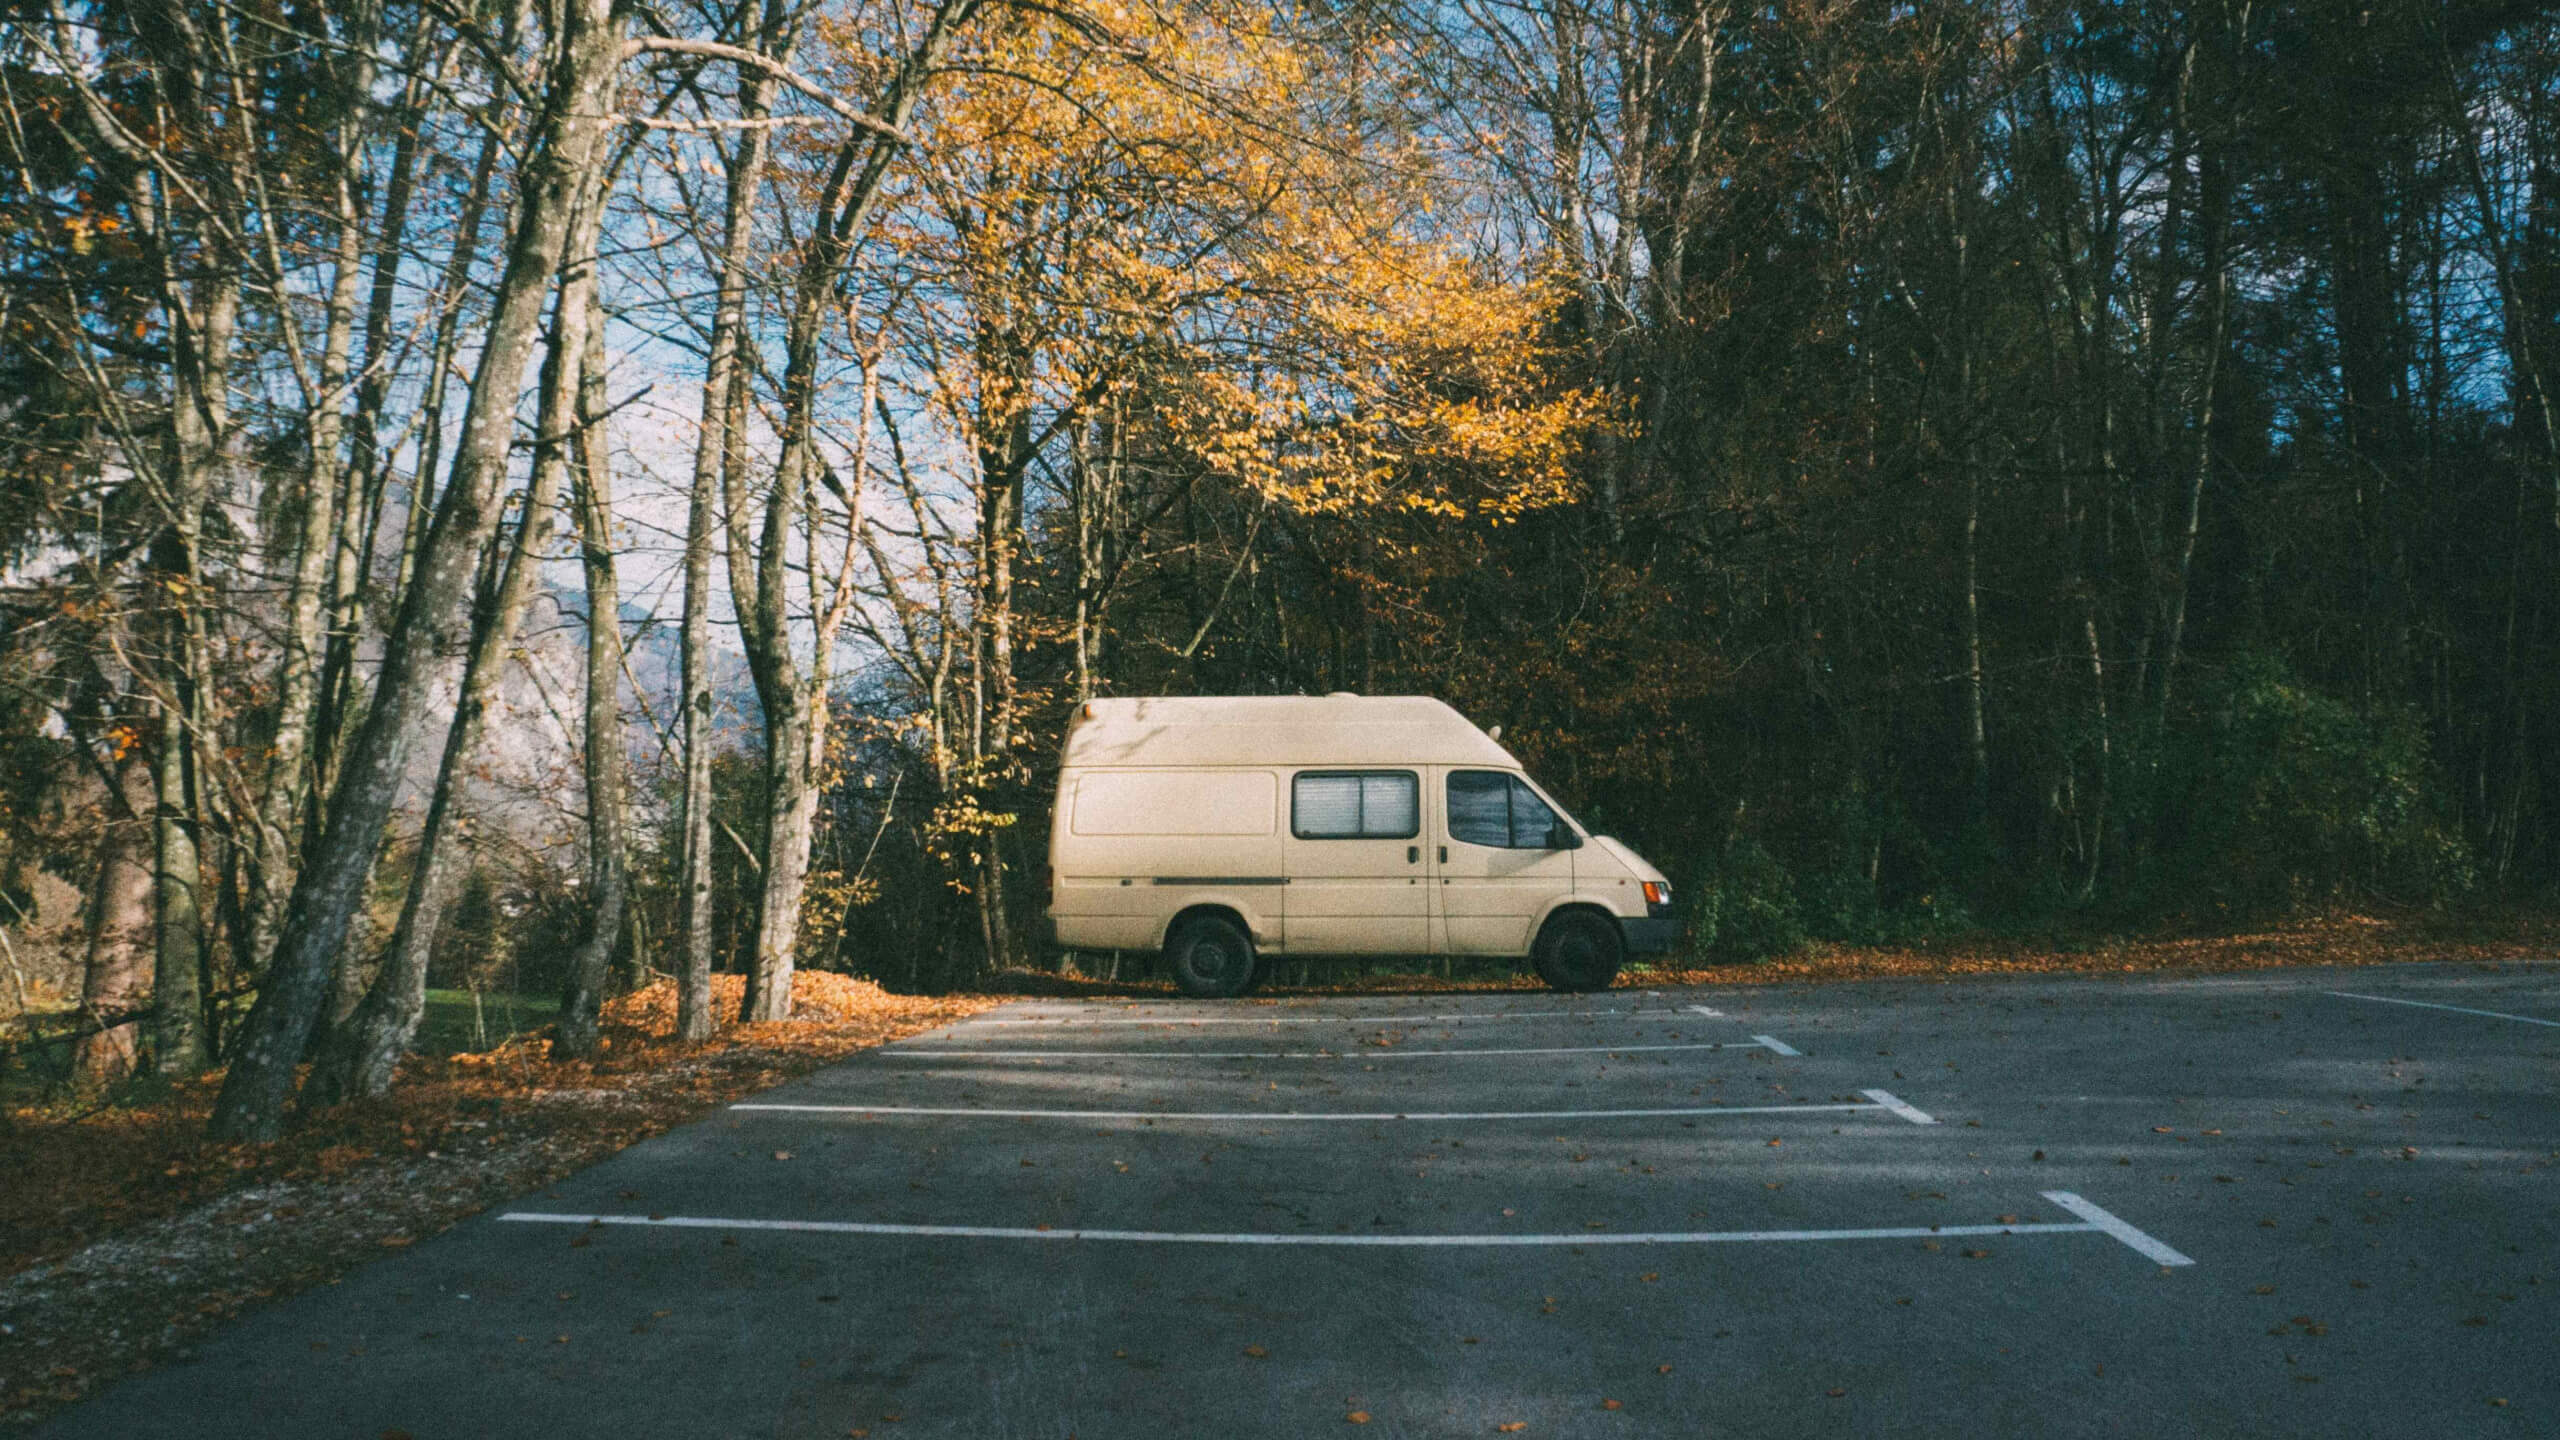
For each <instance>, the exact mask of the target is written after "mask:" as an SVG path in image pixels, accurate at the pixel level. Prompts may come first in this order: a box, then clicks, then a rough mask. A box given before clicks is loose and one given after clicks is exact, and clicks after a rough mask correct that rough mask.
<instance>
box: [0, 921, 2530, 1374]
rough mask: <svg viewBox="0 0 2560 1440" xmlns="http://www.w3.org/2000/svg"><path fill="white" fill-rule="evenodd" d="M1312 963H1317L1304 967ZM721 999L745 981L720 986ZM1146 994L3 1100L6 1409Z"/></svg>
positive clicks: (861, 995) (1451, 984)
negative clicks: (553, 1205) (215, 1133)
mask: <svg viewBox="0 0 2560 1440" xmlns="http://www.w3.org/2000/svg"><path fill="white" fill-rule="evenodd" d="M2555 950H2560V920H2555V919H2554V918H2551V917H2500V918H2495V919H2471V920H2467V921H2463V922H2460V923H2455V922H2450V921H2445V920H2438V919H2427V918H2402V919H2393V918H2377V917H2371V916H2354V915H2349V916H2337V917H2330V918H2326V919H2322V920H2318V921H2313V922H2306V923H2303V924H2297V925H2291V926H2286V927H2282V928H2278V929H2269V930H2265V931H2258V932H2251V933H2243V934H2230V935H2218V936H2200V937H2199V936H2182V937H2161V938H2136V939H2108V940H2069V939H1969V940H1965V941H1962V942H1953V943H1946V944H1940V945H1930V946H1907V947H1895V948H1877V949H1846V948H1823V949H1816V950H1811V951H1808V952H1805V953H1803V954H1800V955H1797V956H1794V957H1790V958H1787V959H1783V960H1776V961H1768V962H1762V963H1758V964H1751V965H1726V966H1711V967H1704V968H1671V967H1654V968H1647V969H1631V970H1630V971H1629V972H1628V973H1627V974H1626V975H1624V976H1623V977H1622V978H1621V979H1620V981H1619V984H1620V986H1621V987H1626V988H1668V987H1675V986H1678V987H1685V986H1699V985H1744V984H1747V985H1767V984H1772V983H1780V984H1801V983H1808V982H1823V981H1835V980H1857V979H1878V978H1894V979H1905V980H1909V979H1930V978H1943V979H1947V980H1949V981H1954V980H1956V979H1960V978H1970V977H1982V976H1999V975H2024V974H2052V973H2096V974H2159V973H2175V972H2213V971H2233V970H2249V969H2261V968H2268V967H2274V966H2283V965H2288V964H2311V963H2317V964H2324V965H2382V964H2393V963H2408V962H2425V961H2462V960H2506V959H2524V958H2535V957H2548V956H2550V955H2551V954H2553V953H2554V952H2555ZM1318 973H1319V974H1320V975H1321V974H1322V973H1323V972H1318ZM1331 978H1332V980H1333V983H1328V984H1323V985H1316V986H1286V985H1283V986H1270V987H1266V988H1265V989H1263V990H1262V991H1260V992H1258V994H1257V995H1256V997H1255V998H1254V1000H1250V1001H1247V1002H1244V1003H1248V1004H1250V1003H1256V1002H1257V1001H1259V1002H1268V1001H1270V1000H1273V999H1280V998H1286V997H1288V996H1291V995H1306V994H1343V993H1426V992H1431V991H1444V990H1507V989H1534V988H1536V985H1537V982H1536V981H1535V980H1534V979H1532V978H1530V977H1527V976H1513V977H1500V978H1487V979H1457V980H1452V979H1446V978H1442V977H1437V976H1433V975H1428V974H1365V975H1341V974H1339V973H1337V974H1336V975H1335V976H1333V977H1331ZM717 979H718V985H719V996H720V1001H721V1004H722V1005H723V1006H724V1007H734V1006H735V1004H736V1003H737V994H738V987H739V983H740V982H739V980H738V978H737V977H735V976H721V977H717ZM1169 993H1171V992H1170V987H1169V986H1164V985H1160V984H1146V983H1128V982H1108V983H1106V982H1100V981H1093V980H1083V979H1076V978H1071V977H1061V976H1057V975H1050V974H1029V973H1012V974H1005V975H1000V976H997V977H994V979H993V981H992V982H991V983H990V984H989V985H987V986H986V987H984V988H983V989H982V991H981V992H980V993H976V994H969V995H957V996H945V997H913V996H899V995H892V994H889V993H888V992H886V991H884V990H882V989H880V988H879V987H878V986H877V985H874V984H872V983H870V982H868V981H862V980H853V979H849V978H847V977H844V976H840V975H830V974H822V973H814V972H803V973H801V974H800V975H799V976H797V977H796V979H795V982H794V986H793V1000H794V1005H795V1010H796V1012H797V1014H796V1018H795V1019H793V1020H791V1021H787V1022H782V1023H779V1024H767V1025H748V1026H733V1027H731V1028H729V1029H727V1030H725V1031H723V1032H722V1033H721V1034H720V1036H719V1037H717V1038H716V1039H715V1040H713V1041H711V1042H709V1043H707V1044H703V1045H698V1046H679V1045H677V1044H676V1043H675V1042H674V1041H673V1040H672V1039H671V1038H670V1036H671V1034H672V1031H673V1028H674V992H673V988H672V985H671V984H670V983H669V982H664V981H662V982H660V983H658V984H657V985H653V986H651V987H649V988H647V989H644V990H641V991H638V992H636V993H634V994H631V995H628V996H624V997H621V998H620V999H618V1000H616V1001H614V1002H613V1003H612V1004H611V1005H610V1006H609V1007H608V1008H607V1013H606V1026H605V1035H606V1045H605V1049H604V1051H603V1053H601V1054H600V1055H599V1056H598V1057H597V1058H596V1059H594V1060H592V1061H585V1062H554V1061H552V1060H550V1059H548V1058H547V1056H546V1054H545V1051H546V1048H547V1046H546V1042H545V1041H544V1040H543V1039H542V1038H541V1037H539V1036H523V1037H518V1038H517V1039H515V1040H513V1041H510V1042H509V1043H507V1044H505V1045H502V1046H500V1047H499V1048H497V1049H495V1050H491V1051H488V1052H485V1053H481V1054H464V1055H455V1056H451V1057H448V1058H444V1059H424V1058H421V1059H416V1060H413V1061H412V1062H411V1063H410V1064H409V1065H408V1066H406V1067H405V1068H404V1070H403V1072H402V1076H401V1084H400V1085H399V1087H398V1088H397V1089H396V1090H395V1091H394V1092H393V1093H392V1094H391V1095H390V1096H388V1097H386V1098H384V1099H383V1100H380V1101H374V1102H365V1103H360V1104H355V1105H348V1106H343V1107H340V1108H338V1109H336V1110H332V1111H329V1112H325V1113H323V1114H319V1115H315V1116H312V1117H308V1118H307V1119H306V1120H305V1122H304V1123H303V1124H302V1125H301V1126H300V1127H299V1128H298V1129H297V1130H296V1132H295V1133H294V1134H293V1135H292V1136H291V1137H290V1138H288V1139H286V1140H284V1141H281V1142H278V1143H276V1144H273V1145H266V1146H234V1145H216V1144H212V1143H209V1142H207V1141H206V1140H205V1139H204V1138H203V1129H204V1122H205V1117H206V1116H207V1114H208V1113H209V1112H210V1110H211V1107H212V1100H213V1095H214V1092H215V1089H216V1088H217V1087H218V1084H219V1076H218V1075H217V1076H208V1077H206V1078H204V1079H203V1080H201V1081H198V1082H194V1083H191V1084H189V1085H187V1086H184V1087H182V1088H180V1089H179V1090H178V1091H176V1092H175V1093H174V1094H173V1095H172V1097H171V1098H170V1100H169V1101H168V1102H167V1103H165V1104H162V1105H159V1106H156V1107H152V1108H147V1109H131V1108H112V1109H108V1108H90V1109H86V1110H83V1109H79V1108H74V1107H61V1108H50V1109H48V1108H20V1109H15V1110H9V1111H0V1174H5V1175H7V1176H8V1177H9V1180H8V1182H7V1184H6V1185H5V1186H0V1420H7V1421H16V1422H19V1423H27V1422H31V1421H33V1420H35V1419H38V1418H41V1417H42V1416H43V1415H45V1414H47V1413H50V1412H52V1411H53V1410H55V1409H58V1408H59V1407H61V1406H62V1405H64V1404H67V1403H70V1402H72V1401H75V1400H77V1399H79V1398H80V1397H81V1396H82V1395H84V1394H86V1393H87V1392H88V1391H89V1390H90V1389H92V1388H94V1387H95V1386H97V1385H100V1384H103V1383H104V1382H106V1381H107V1380H109V1379H112V1378H114V1377H115V1376H117V1375H120V1374H123V1373H126V1372H129V1371H133V1370H140V1369H148V1368H150V1367H151V1366H153V1365H155V1364H158V1363H161V1362H163V1361H165V1360H167V1359H170V1358H172V1357H174V1356H178V1355H182V1354H184V1353H185V1352H186V1350H187V1348H188V1347H189V1346H190V1345H191V1344H193V1343H194V1342H195V1341H196V1340H197V1339H198V1338H200V1337H202V1336H203V1335H205V1334H207V1333H208V1332H210V1331H211V1330H212V1329H214V1328H216V1327H218V1326H220V1325H222V1324H224V1323H225V1322H226V1321H227V1320H228V1319H229V1317H231V1316H232V1315H234V1314H236V1313H237V1312H239V1311H240V1310H241V1309H243V1308H244V1307H247V1306H250V1305H254V1304H257V1303H259V1302H262V1301H265V1300H268V1299H272V1298H276V1297H280V1296H284V1295H288V1294H292V1293H295V1292H297V1291H300V1290H303V1289H307V1288H309V1287H311V1286H314V1285H321V1284H327V1283H330V1282H332V1281H333V1280H335V1279H336V1278H337V1277H339V1276H341V1275H343V1274H345V1273H346V1272H348V1271H349V1270H351V1269H353V1268H354V1267H355V1266H357V1265H360V1264H362V1263H363V1262H364V1261H365V1260H366V1259H367V1258H369V1257H372V1256H377V1255H380V1254H382V1253H383V1252H384V1251H385V1250H390V1249H397V1248H400V1247H403V1246H406V1245H409V1244H412V1243H414V1242H415V1241H417V1240H418V1239H421V1238H423V1237H425V1236H427V1235H431V1234H434V1233H436V1232H438V1231H440V1230H442V1229H444V1228H445V1227H447V1226H450V1225H452V1224H454V1223H455V1222H457V1221H459V1220H461V1219H463V1218H465V1217H467V1216H470V1215H472V1214H476V1213H477V1212H479V1211H480V1210H482V1209H484V1208H486V1207H487V1206H489V1205H491V1204H494V1203H497V1202H499V1201H501V1200H504V1199H507V1198H509V1197H511V1196H514V1195H518V1194H521V1193H523V1192H524V1191H527V1190H530V1189H533V1188H535V1187H537V1186H540V1185H543V1184H546V1183H548V1182H550V1181H551V1180H553V1179H556V1178H558V1177H560V1176H562V1175H565V1174H568V1173H570V1172H572V1171H575V1170H578V1169H580V1168H583V1167H585V1166H587V1165H589V1164H592V1163H594V1162H595V1161H597V1160H599V1159H601V1158H603V1157H604V1156H606V1155H608V1154H611V1153H612V1152H614V1151H616V1150H619V1149H621V1148H623V1147H624V1146H627V1145H630V1144H632V1143H634V1142H636V1141H639V1140H642V1139H645V1138H647V1137H649V1136H652V1135H655V1134H658V1133H660V1132H662V1131H664V1130H666V1129H668V1128H669V1127H671V1126H674V1125H678V1124H681V1123H684V1122H685V1121H688V1120H690V1119H693V1118H694V1117H696V1116H699V1115H701V1114H703V1113H705V1112H706V1111H708V1110H710V1109H712V1108H713V1107H716V1106H718V1105H720V1104H723V1103H725V1102H727V1101H730V1100H733V1099H736V1098H739V1097H741V1096H744V1095H747V1094H750V1093H753V1092H755V1091H758V1090H761V1089H765V1088H767V1087H769V1086H771V1085H774V1084H776V1083H779V1082H780V1081H782V1080H785V1079H788V1078H790V1077H792V1076H795V1075H799V1074H803V1073H806V1072H808V1071H811V1070H815V1069H817V1068H819V1067H821V1066H824V1065H826V1064H829V1063H832V1062H834V1061H836V1060H839V1059H841V1058H843V1057H844V1056H846V1055H849V1054H852V1053H854V1052H855V1051H858V1050H862V1049H865V1048H869V1047H871V1046H875V1045H880V1044H885V1043H887V1042H889V1041H892V1040H896V1039H899V1038H902V1037H904V1036H907V1035H912V1034H916V1033H918V1032H921V1031H925V1030H929V1029H933V1028H936V1027H938V1026H941V1025H945V1024H948V1023H951V1022H953V1021H955V1020H959V1019H962V1018H965V1017H967V1016H969V1015H972V1014H976V1013H978V1012H980V1011H983V1010H986V1009H989V1008H991V1007H993V1006H995V1005H999V1004H1002V1003H1003V1002H1004V1001H1005V1000H1006V999H1008V998H1012V997H1014V996H1018V995H1026V994H1038V995H1047V996H1058V997H1088V998H1093V999H1111V998H1142V997H1150V996H1160V995H1165V994H1169Z"/></svg>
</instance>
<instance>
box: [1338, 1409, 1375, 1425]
mask: <svg viewBox="0 0 2560 1440" xmlns="http://www.w3.org/2000/svg"><path fill="white" fill-rule="evenodd" d="M1342 1418H1343V1419H1345V1420H1347V1421H1349V1422H1351V1423H1352V1424H1354V1425H1366V1424H1368V1423H1369V1412H1368V1411H1366V1410H1354V1411H1352V1412H1351V1413H1350V1414H1348V1415H1345V1416H1343V1417H1342Z"/></svg>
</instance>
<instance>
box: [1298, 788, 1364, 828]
mask: <svg viewBox="0 0 2560 1440" xmlns="http://www.w3.org/2000/svg"><path fill="white" fill-rule="evenodd" d="M1295 790H1296V793H1295V794H1294V796H1293V797H1292V803H1291V805H1290V808H1289V823H1290V826H1291V828H1293V829H1295V830H1296V831H1297V832H1298V833H1299V834H1300V835H1303V836H1306V837H1308V838H1309V839H1325V840H1342V839H1349V838H1351V837H1353V836H1356V835H1358V834H1359V833H1360V777H1359V776H1357V775H1301V776H1299V777H1298V780H1297V785H1296V787H1295Z"/></svg>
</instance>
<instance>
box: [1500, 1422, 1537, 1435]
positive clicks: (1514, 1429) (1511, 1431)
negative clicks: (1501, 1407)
mask: <svg viewBox="0 0 2560 1440" xmlns="http://www.w3.org/2000/svg"><path fill="white" fill-rule="evenodd" d="M1528 1428H1529V1422H1528V1421H1526V1420H1507V1421H1504V1422H1503V1423H1502V1424H1500V1425H1496V1426H1494V1427H1493V1429H1494V1433H1495V1434H1497V1435H1516V1434H1518V1433H1519V1432H1521V1431H1523V1430H1526V1429H1528Z"/></svg>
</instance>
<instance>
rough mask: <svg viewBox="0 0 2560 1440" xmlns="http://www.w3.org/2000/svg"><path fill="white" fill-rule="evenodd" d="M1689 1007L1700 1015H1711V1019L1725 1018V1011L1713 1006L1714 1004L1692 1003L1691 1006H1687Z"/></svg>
mask: <svg viewBox="0 0 2560 1440" xmlns="http://www.w3.org/2000/svg"><path fill="white" fill-rule="evenodd" d="M1687 1008H1688V1009H1689V1010H1690V1011H1691V1012H1692V1013H1695V1014H1699V1015H1704V1016H1707V1017H1709V1018H1710V1019H1715V1020H1721V1019H1723V1018H1724V1012H1723V1011H1721V1010H1718V1009H1715V1008H1714V1007H1712V1006H1708V1005H1691V1006H1689V1007H1687Z"/></svg>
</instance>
